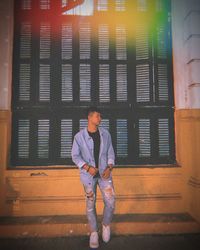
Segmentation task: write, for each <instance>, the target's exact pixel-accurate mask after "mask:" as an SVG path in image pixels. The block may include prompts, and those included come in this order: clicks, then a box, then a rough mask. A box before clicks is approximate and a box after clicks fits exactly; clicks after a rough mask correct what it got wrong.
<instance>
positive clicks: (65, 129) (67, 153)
mask: <svg viewBox="0 0 200 250" xmlns="http://www.w3.org/2000/svg"><path fill="white" fill-rule="evenodd" d="M71 145H72V119H62V120H61V149H60V157H61V158H70V157H71Z"/></svg>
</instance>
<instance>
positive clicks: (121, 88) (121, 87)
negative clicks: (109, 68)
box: [116, 64, 128, 102]
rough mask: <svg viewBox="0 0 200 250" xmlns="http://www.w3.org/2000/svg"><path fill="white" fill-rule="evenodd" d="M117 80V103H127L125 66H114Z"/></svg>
mask: <svg viewBox="0 0 200 250" xmlns="http://www.w3.org/2000/svg"><path fill="white" fill-rule="evenodd" d="M116 74H117V75H116V78H117V79H116V80H117V101H118V102H120V101H127V95H128V93H127V65H126V64H118V65H117V66H116Z"/></svg>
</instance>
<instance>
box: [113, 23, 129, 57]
mask: <svg viewBox="0 0 200 250" xmlns="http://www.w3.org/2000/svg"><path fill="white" fill-rule="evenodd" d="M116 59H117V60H126V59H127V51H126V28H125V26H124V25H117V27H116Z"/></svg>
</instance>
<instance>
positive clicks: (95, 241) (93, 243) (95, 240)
mask: <svg viewBox="0 0 200 250" xmlns="http://www.w3.org/2000/svg"><path fill="white" fill-rule="evenodd" d="M98 247H99V235H98V233H97V232H92V233H91V234H90V248H98Z"/></svg>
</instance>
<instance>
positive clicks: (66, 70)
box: [62, 64, 73, 101]
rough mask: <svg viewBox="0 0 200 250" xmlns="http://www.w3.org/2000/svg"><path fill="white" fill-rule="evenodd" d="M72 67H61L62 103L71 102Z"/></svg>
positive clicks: (68, 65) (69, 65) (65, 65)
mask: <svg viewBox="0 0 200 250" xmlns="http://www.w3.org/2000/svg"><path fill="white" fill-rule="evenodd" d="M72 100H73V94H72V65H71V64H63V65H62V101H72Z"/></svg>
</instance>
